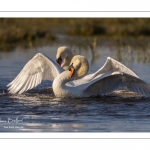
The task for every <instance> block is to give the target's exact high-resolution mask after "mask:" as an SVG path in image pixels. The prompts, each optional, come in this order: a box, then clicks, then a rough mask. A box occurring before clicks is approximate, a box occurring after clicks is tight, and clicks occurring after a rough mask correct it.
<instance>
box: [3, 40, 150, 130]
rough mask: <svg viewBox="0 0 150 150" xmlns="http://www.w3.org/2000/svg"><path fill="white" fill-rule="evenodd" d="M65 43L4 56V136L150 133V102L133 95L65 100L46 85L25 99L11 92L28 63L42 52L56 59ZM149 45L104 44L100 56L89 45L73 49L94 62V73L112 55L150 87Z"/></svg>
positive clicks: (29, 93) (92, 65)
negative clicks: (53, 133) (41, 133)
mask: <svg viewBox="0 0 150 150" xmlns="http://www.w3.org/2000/svg"><path fill="white" fill-rule="evenodd" d="M62 44H65V43H59V44H56V43H55V44H51V45H44V46H41V47H37V48H34V47H33V48H28V49H22V48H20V47H18V48H15V49H14V50H13V51H11V52H0V131H1V132H6V131H7V132H18V131H19V132H23V131H29V132H30V131H31V132H149V131H150V99H149V98H143V97H140V96H138V95H135V94H132V93H130V92H127V91H124V92H123V94H118V95H116V96H106V97H101V98H86V99H85V98H83V99H60V98H55V96H54V95H53V92H52V89H51V88H49V82H43V83H42V84H41V85H39V86H38V87H36V88H35V89H33V90H31V91H29V92H27V93H24V94H22V95H17V94H16V95H10V94H8V93H7V87H6V85H7V84H8V83H9V82H10V81H12V80H13V79H14V78H15V77H16V75H17V74H18V73H19V72H20V70H21V69H22V68H23V66H24V65H25V64H26V62H27V61H29V60H30V59H31V58H32V57H33V56H34V55H35V54H36V53H38V52H42V53H44V54H45V55H47V56H49V57H51V58H53V59H54V60H55V53H56V49H57V48H58V47H59V46H62ZM66 45H67V44H66ZM143 45H144V47H142V46H139V47H138V46H137V47H134V46H129V45H127V44H124V45H123V46H122V45H119V46H118V45H115V46H113V44H112V45H111V44H110V45H107V44H105V43H104V44H99V45H98V46H97V47H96V49H95V51H96V53H95V54H94V53H93V52H91V49H90V48H85V47H84V46H83V47H82V46H80V45H71V47H72V49H73V50H74V53H75V54H82V55H84V56H86V57H87V58H88V60H89V62H90V71H89V72H94V71H96V70H97V69H99V68H100V67H101V66H102V65H103V64H104V63H105V61H106V58H107V56H110V57H112V58H114V59H116V60H119V61H121V62H122V63H123V64H125V65H126V66H127V67H129V68H130V69H131V70H133V71H134V72H135V73H136V74H137V75H138V76H139V77H140V78H141V79H143V80H144V81H146V82H147V83H149V84H150V69H149V66H150V50H149V47H148V46H147V43H146V44H143ZM67 46H68V45H67ZM69 46H70V45H69ZM75 50H76V51H75ZM92 54H93V55H92Z"/></svg>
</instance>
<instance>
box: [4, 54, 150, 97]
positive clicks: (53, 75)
mask: <svg viewBox="0 0 150 150" xmlns="http://www.w3.org/2000/svg"><path fill="white" fill-rule="evenodd" d="M88 70H89V63H88V60H87V59H86V58H85V57H83V56H81V55H76V56H74V57H73V58H72V60H71V62H70V65H69V68H68V70H64V69H63V68H62V67H60V66H59V65H58V64H57V63H56V62H55V61H53V60H52V59H51V58H48V57H47V56H45V55H44V54H41V53H38V54H36V55H35V56H34V57H33V58H32V59H31V60H30V61H29V62H27V64H26V65H25V66H24V67H23V69H22V70H21V71H20V73H19V74H18V75H17V77H16V78H15V79H14V80H13V81H12V82H11V83H9V84H8V85H7V86H8V87H9V89H8V90H9V93H14V94H15V93H18V94H21V93H23V92H24V91H27V90H29V89H32V88H33V87H35V86H37V85H38V84H40V83H41V81H42V80H53V84H52V88H53V91H54V94H55V96H56V97H90V96H98V95H107V94H109V93H111V92H113V91H114V90H117V89H120V88H121V89H122V88H124V89H128V90H130V91H132V92H135V93H138V94H141V95H143V96H145V97H150V86H149V85H148V84H147V83H145V82H144V81H142V80H141V79H139V78H137V77H135V76H133V75H130V74H127V73H124V72H121V71H113V72H112V71H109V72H106V73H102V74H99V75H97V76H96V77H95V78H93V79H92V80H90V81H87V82H84V83H83V84H79V85H72V84H69V83H70V82H72V81H76V80H82V78H83V77H84V76H85V75H86V74H87V72H88Z"/></svg>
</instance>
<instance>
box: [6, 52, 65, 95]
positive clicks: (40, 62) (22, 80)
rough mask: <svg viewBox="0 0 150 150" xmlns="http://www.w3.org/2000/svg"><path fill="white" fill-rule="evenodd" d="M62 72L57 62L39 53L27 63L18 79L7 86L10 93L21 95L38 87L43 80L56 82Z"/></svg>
mask: <svg viewBox="0 0 150 150" xmlns="http://www.w3.org/2000/svg"><path fill="white" fill-rule="evenodd" d="M62 71H64V70H63V69H62V68H61V67H60V66H59V65H58V64H57V63H56V62H55V61H53V60H52V59H50V58H48V57H47V56H45V55H44V54H42V53H38V54H36V55H35V56H34V57H33V58H32V59H31V60H30V61H28V62H27V64H26V65H25V66H24V67H23V69H22V70H21V71H20V73H19V74H18V75H17V77H16V78H15V79H14V80H13V81H12V82H11V83H9V84H8V85H7V86H8V87H9V89H8V90H9V93H18V94H21V93H23V92H24V91H27V90H29V89H32V88H33V87H36V86H37V85H38V84H40V83H41V82H42V80H54V78H55V77H56V76H57V75H58V74H60V73H61V72H62Z"/></svg>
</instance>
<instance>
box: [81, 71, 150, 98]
mask: <svg viewBox="0 0 150 150" xmlns="http://www.w3.org/2000/svg"><path fill="white" fill-rule="evenodd" d="M122 88H125V89H128V90H130V91H132V92H135V93H138V94H141V95H144V96H145V97H150V86H149V85H148V84H147V83H145V82H144V81H142V80H141V79H139V78H136V77H134V76H132V75H129V74H126V73H122V72H113V74H110V75H109V74H108V75H107V76H105V77H104V78H101V77H100V78H97V79H94V80H93V81H91V82H90V83H88V84H87V86H86V88H85V89H84V93H86V94H89V95H91V96H93V95H107V94H109V93H111V92H113V91H114V90H117V89H122Z"/></svg>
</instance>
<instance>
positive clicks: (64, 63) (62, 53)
mask: <svg viewBox="0 0 150 150" xmlns="http://www.w3.org/2000/svg"><path fill="white" fill-rule="evenodd" d="M72 57H73V52H72V51H71V50H70V48H68V47H66V46H62V47H59V48H58V49H57V53H56V62H57V63H58V64H59V65H60V66H61V67H62V68H63V69H65V70H67V69H68V67H69V64H70V61H71V59H72Z"/></svg>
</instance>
